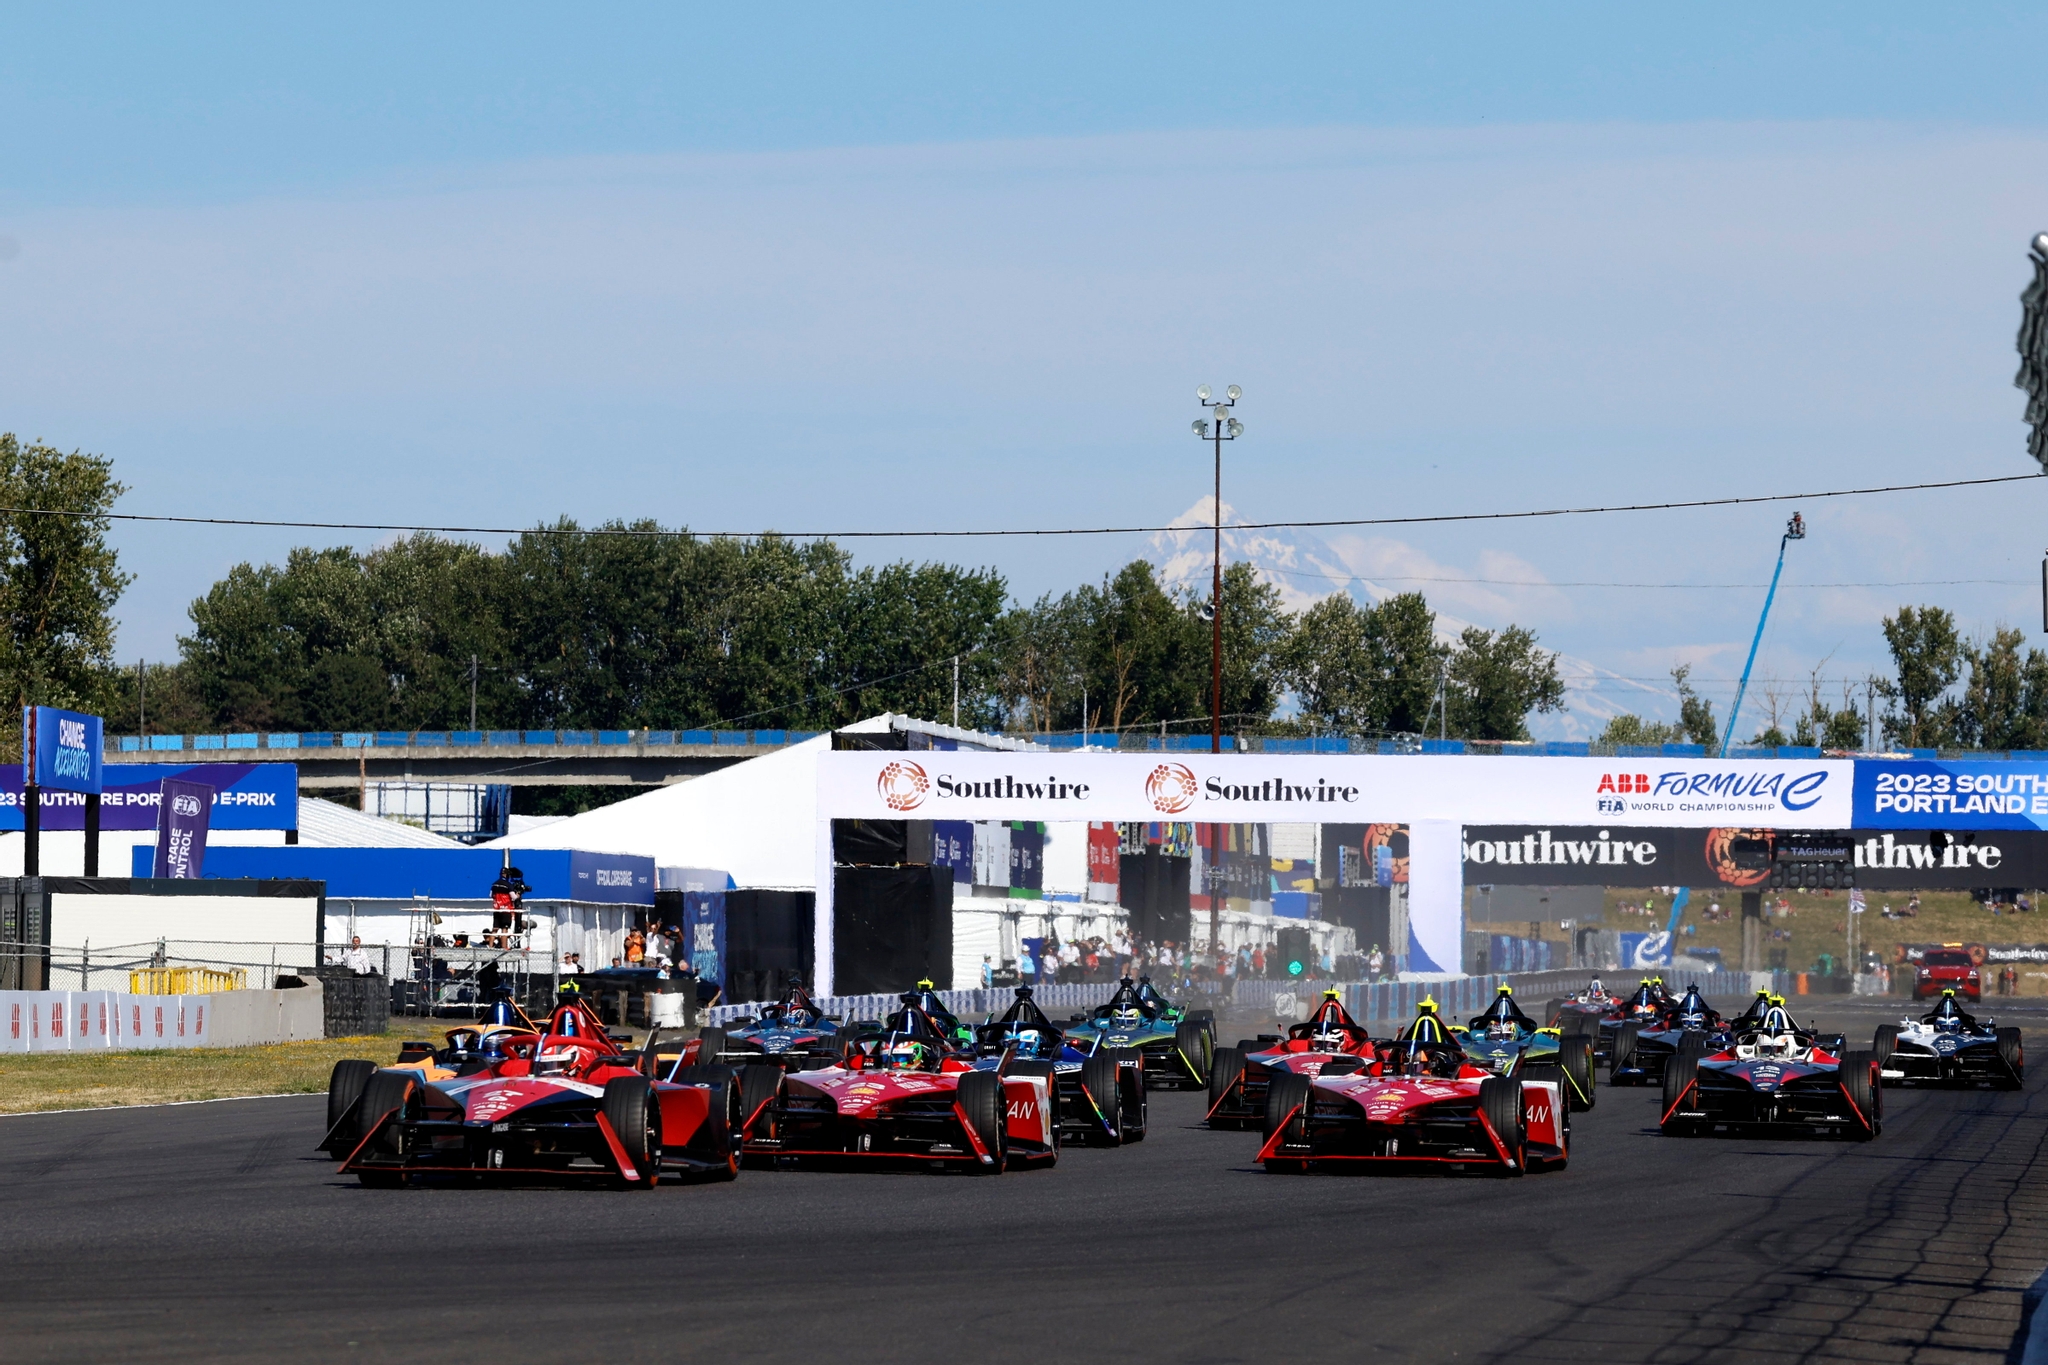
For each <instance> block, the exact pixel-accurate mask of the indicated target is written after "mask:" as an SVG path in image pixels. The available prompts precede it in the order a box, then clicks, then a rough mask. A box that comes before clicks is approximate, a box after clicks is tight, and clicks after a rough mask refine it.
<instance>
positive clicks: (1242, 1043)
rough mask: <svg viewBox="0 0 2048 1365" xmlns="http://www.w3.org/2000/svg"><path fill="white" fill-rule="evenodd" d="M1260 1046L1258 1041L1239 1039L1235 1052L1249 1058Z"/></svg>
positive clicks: (1254, 1039)
mask: <svg viewBox="0 0 2048 1365" xmlns="http://www.w3.org/2000/svg"><path fill="white" fill-rule="evenodd" d="M1260 1046H1261V1045H1260V1043H1259V1040H1258V1039H1256V1038H1240V1039H1238V1040H1237V1050H1238V1051H1239V1052H1242V1053H1243V1054H1244V1055H1245V1056H1247V1057H1249V1056H1251V1055H1252V1054H1253V1053H1254V1052H1257V1051H1258V1050H1259V1048H1260ZM1219 1051H1220V1049H1219ZM1211 1065H1213V1063H1212V1064H1211Z"/></svg>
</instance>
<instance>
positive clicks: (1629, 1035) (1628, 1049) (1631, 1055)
mask: <svg viewBox="0 0 2048 1365" xmlns="http://www.w3.org/2000/svg"><path fill="white" fill-rule="evenodd" d="M1642 1031H1643V1026H1642V1025H1641V1024H1638V1023H1637V1022H1635V1021H1634V1020H1633V1019H1631V1020H1630V1021H1629V1022H1627V1023H1626V1024H1623V1025H1622V1026H1621V1027H1620V1028H1618V1029H1616V1030H1615V1032H1614V1051H1613V1052H1612V1053H1610V1054H1609V1055H1608V1058H1607V1083H1608V1084H1609V1085H1636V1084H1639V1083H1640V1079H1641V1078H1640V1077H1636V1076H1631V1077H1629V1078H1628V1079H1626V1080H1623V1079H1622V1075H1621V1072H1622V1068H1623V1067H1632V1066H1634V1065H1635V1064H1636V1039H1637V1038H1638V1037H1639V1036H1640V1035H1641V1034H1642Z"/></svg>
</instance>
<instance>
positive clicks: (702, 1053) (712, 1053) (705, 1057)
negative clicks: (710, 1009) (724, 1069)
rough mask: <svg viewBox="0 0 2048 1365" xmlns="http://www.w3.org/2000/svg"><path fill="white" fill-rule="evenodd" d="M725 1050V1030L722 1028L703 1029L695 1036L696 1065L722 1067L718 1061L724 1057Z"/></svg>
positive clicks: (721, 1063)
mask: <svg viewBox="0 0 2048 1365" xmlns="http://www.w3.org/2000/svg"><path fill="white" fill-rule="evenodd" d="M725 1049H726V1039H725V1030H724V1029H722V1028H707V1029H705V1030H704V1031H703V1032H701V1033H699V1034H698V1035H697V1065H698V1066H721V1065H723V1062H721V1061H720V1059H721V1058H722V1057H724V1055H725Z"/></svg>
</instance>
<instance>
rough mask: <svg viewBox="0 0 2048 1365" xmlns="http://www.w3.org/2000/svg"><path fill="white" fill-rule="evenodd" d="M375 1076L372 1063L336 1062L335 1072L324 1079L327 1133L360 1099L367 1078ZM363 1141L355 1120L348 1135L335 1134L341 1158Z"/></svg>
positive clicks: (358, 1125) (375, 1069)
mask: <svg viewBox="0 0 2048 1365" xmlns="http://www.w3.org/2000/svg"><path fill="white" fill-rule="evenodd" d="M376 1074H377V1064H376V1063H375V1062H365V1061H359V1060H355V1059H351V1060H348V1061H342V1062H336V1063H335V1064H334V1070H333V1072H331V1073H330V1074H329V1075H328V1077H327V1131H328V1132H330V1133H333V1132H334V1125H335V1124H337V1123H340V1122H341V1120H342V1118H343V1116H344V1115H346V1114H347V1113H348V1111H349V1110H350V1109H351V1108H353V1107H354V1105H355V1102H356V1101H357V1100H359V1099H361V1098H362V1097H363V1087H364V1086H366V1085H368V1084H369V1083H370V1077H372V1076H374V1075H376ZM362 1140H363V1125H362V1121H361V1120H360V1119H358V1120H357V1121H356V1122H355V1123H352V1124H350V1125H349V1128H348V1131H346V1132H341V1133H335V1141H336V1142H337V1143H338V1144H339V1145H340V1146H341V1148H342V1150H341V1153H340V1154H341V1155H342V1156H347V1155H348V1154H349V1153H350V1152H352V1151H354V1150H355V1146H356V1144H357V1143H358V1142H361V1141H362Z"/></svg>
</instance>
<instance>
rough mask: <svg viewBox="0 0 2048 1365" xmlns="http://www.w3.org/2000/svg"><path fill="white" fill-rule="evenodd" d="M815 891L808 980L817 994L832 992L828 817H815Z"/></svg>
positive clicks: (830, 866) (829, 835) (830, 858)
mask: <svg viewBox="0 0 2048 1365" xmlns="http://www.w3.org/2000/svg"><path fill="white" fill-rule="evenodd" d="M817 838H818V894H817V896H816V897H815V898H814V899H813V901H812V907H813V909H812V914H811V981H812V983H813V989H814V990H815V991H816V992H817V994H818V995H819V997H820V998H823V997H824V996H828V995H830V994H832V989H833V983H832V821H831V820H830V819H824V818H821V819H820V820H819V821H818V835H817Z"/></svg>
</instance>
